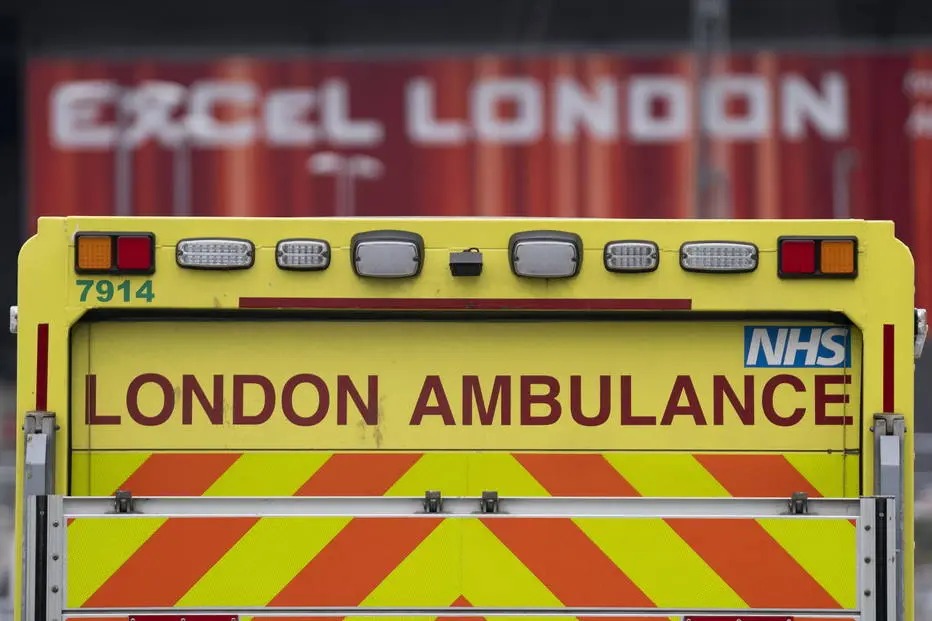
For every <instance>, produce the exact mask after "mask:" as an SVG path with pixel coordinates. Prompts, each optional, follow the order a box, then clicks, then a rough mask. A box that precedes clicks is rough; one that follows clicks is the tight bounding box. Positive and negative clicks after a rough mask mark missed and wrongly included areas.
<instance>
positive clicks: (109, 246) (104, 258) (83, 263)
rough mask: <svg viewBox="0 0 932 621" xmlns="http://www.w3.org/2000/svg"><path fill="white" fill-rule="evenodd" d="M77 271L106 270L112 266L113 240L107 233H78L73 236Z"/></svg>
mask: <svg viewBox="0 0 932 621" xmlns="http://www.w3.org/2000/svg"><path fill="white" fill-rule="evenodd" d="M75 245H76V246H77V252H76V254H77V256H76V257H75V269H76V270H77V271H79V272H89V271H90V272H106V271H109V270H110V268H111V267H113V242H112V241H111V238H110V236H109V235H79V236H77V237H76V238H75Z"/></svg>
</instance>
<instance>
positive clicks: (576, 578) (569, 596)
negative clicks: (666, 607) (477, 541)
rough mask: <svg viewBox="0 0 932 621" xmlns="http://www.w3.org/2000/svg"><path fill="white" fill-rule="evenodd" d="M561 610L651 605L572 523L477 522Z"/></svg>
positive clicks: (512, 519)
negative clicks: (550, 596)
mask: <svg viewBox="0 0 932 621" xmlns="http://www.w3.org/2000/svg"><path fill="white" fill-rule="evenodd" d="M482 523H483V524H485V526H486V528H488V529H489V530H490V531H492V533H493V534H494V535H495V536H496V537H498V539H499V540H500V541H501V542H502V543H504V544H505V547H506V548H508V549H509V550H511V552H512V553H513V554H514V555H515V556H516V557H518V560H520V561H521V562H522V563H523V564H524V565H525V566H527V568H528V569H530V570H531V572H532V573H533V574H534V575H535V576H537V578H538V579H539V580H540V581H541V582H542V583H543V584H544V586H546V587H547V589H549V590H550V592H551V593H553V594H554V595H555V596H556V597H557V599H559V600H560V602H561V603H562V604H563V605H564V606H570V607H583V606H606V607H607V606H624V607H637V608H654V607H656V605H655V604H654V603H653V602H652V601H651V600H650V598H649V597H647V595H645V594H644V592H643V591H641V589H639V588H638V586H637V585H636V584H635V583H634V582H633V581H632V580H631V578H629V577H628V576H627V575H625V574H624V572H622V571H621V569H619V568H618V566H616V565H615V563H613V562H612V560H611V559H610V558H609V557H608V556H607V555H606V554H605V552H603V551H602V550H601V548H599V547H598V546H597V545H595V544H594V543H593V542H592V540H591V539H589V538H588V537H587V536H586V535H585V533H583V531H582V530H581V529H580V528H579V526H577V525H576V524H575V523H574V522H573V521H572V520H569V519H565V518H553V519H548V518H544V519H537V518H531V519H522V518H508V519H485V520H482Z"/></svg>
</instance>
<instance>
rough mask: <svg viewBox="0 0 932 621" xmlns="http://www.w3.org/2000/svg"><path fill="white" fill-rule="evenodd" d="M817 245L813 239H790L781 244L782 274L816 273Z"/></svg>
mask: <svg viewBox="0 0 932 621" xmlns="http://www.w3.org/2000/svg"><path fill="white" fill-rule="evenodd" d="M815 251H816V243H815V241H814V240H811V239H789V240H785V241H783V243H781V244H780V273H781V274H813V273H815Z"/></svg>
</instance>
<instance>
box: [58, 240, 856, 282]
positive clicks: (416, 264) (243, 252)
mask: <svg viewBox="0 0 932 621" xmlns="http://www.w3.org/2000/svg"><path fill="white" fill-rule="evenodd" d="M857 250H858V249H857V239H856V238H854V237H780V238H779V239H778V240H777V262H778V275H779V276H780V277H781V278H823V277H836V278H839V277H840V278H853V277H855V276H856V275H857ZM759 254H760V253H759V251H758V248H757V246H755V245H754V244H751V243H746V242H739V241H692V242H686V243H684V244H682V245H681V246H680V251H679V263H680V267H681V268H682V269H683V270H685V271H688V272H703V273H710V274H714V273H746V272H753V271H754V270H756V269H757V267H758V262H759ZM350 255H351V260H352V266H353V271H354V272H355V273H356V275H357V276H363V277H370V278H410V277H412V276H417V275H418V274H419V273H420V271H421V268H422V266H423V264H424V257H425V243H424V239H423V237H422V236H421V235H419V234H417V233H412V232H409V231H395V230H385V231H367V232H363V233H357V234H356V235H354V236H353V238H352V240H351V241H350ZM508 256H509V262H510V264H511V269H512V272H513V273H514V274H515V275H516V276H521V277H524V278H569V277H572V276H575V275H576V274H578V273H579V270H580V269H581V266H582V258H583V242H582V239H581V238H580V237H579V235H577V234H575V233H568V232H565V231H525V232H521V233H515V234H514V235H512V236H511V239H509V241H508ZM175 258H176V261H177V264H178V265H179V266H180V267H183V268H189V269H200V270H237V269H248V268H251V267H252V266H253V265H254V264H255V260H256V247H255V244H253V242H251V241H249V240H247V239H229V238H222V237H216V238H196V239H182V240H181V241H179V242H178V244H177V245H176V247H175ZM330 258H331V248H330V244H329V243H328V242H327V241H325V240H322V239H304V238H294V239H284V240H281V241H279V242H278V244H277V245H276V247H275V262H276V265H278V267H279V268H281V269H283V270H301V271H319V270H325V269H327V268H328V267H329V266H330ZM602 263H603V267H604V268H605V269H606V270H607V271H609V272H629V273H638V272H652V271H654V270H656V269H657V268H658V266H659V265H660V248H659V247H658V245H657V244H656V243H654V242H652V241H645V240H617V241H611V242H609V243H607V244H606V245H605V247H604V249H603V252H602ZM75 269H76V271H78V272H79V273H126V274H131V273H138V274H151V273H152V272H154V271H155V237H154V235H152V234H151V233H78V234H76V235H75ZM450 271H451V273H452V274H453V276H479V275H480V274H481V273H482V253H481V252H479V251H478V249H476V248H469V249H466V250H463V251H459V252H452V253H450Z"/></svg>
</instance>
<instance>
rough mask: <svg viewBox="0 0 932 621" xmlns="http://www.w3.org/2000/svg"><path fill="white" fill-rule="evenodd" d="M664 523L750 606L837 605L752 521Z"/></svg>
mask: <svg viewBox="0 0 932 621" xmlns="http://www.w3.org/2000/svg"><path fill="white" fill-rule="evenodd" d="M666 522H667V524H669V525H670V526H671V527H672V528H673V530H675V531H676V534H677V535H679V536H680V537H681V538H682V539H683V540H684V541H685V542H686V544H687V545H689V547H691V548H692V549H693V550H694V551H695V552H696V553H697V554H698V555H699V556H701V557H702V559H703V560H704V561H705V562H706V563H707V564H708V565H709V567H711V568H712V570H713V571H714V572H715V573H716V574H718V575H719V576H720V577H721V578H722V580H724V581H725V583H726V584H728V586H730V587H731V588H732V589H734V591H735V593H737V594H738V596H739V597H741V599H743V600H744V601H745V602H747V604H748V606H750V607H751V608H811V609H815V608H821V609H829V610H833V609H838V608H841V607H842V606H841V605H840V604H839V603H838V602H837V601H835V599H834V598H833V597H832V596H831V595H830V594H829V593H828V592H827V591H826V590H825V588H824V587H823V586H822V585H821V584H819V583H818V582H816V580H815V579H814V578H813V577H812V576H810V575H809V573H808V572H807V571H806V570H805V569H804V568H803V567H802V566H800V564H799V562H798V561H797V560H796V559H794V558H793V557H792V556H790V554H789V553H788V552H787V551H786V550H785V549H784V548H783V547H782V546H781V545H780V544H779V543H778V542H777V541H776V540H775V539H774V538H773V537H772V536H771V535H770V534H769V533H768V532H767V531H766V530H764V528H763V527H762V526H761V525H760V524H758V523H757V522H756V521H753V520H745V519H741V520H735V519H729V518H714V519H706V518H668V519H667V520H666Z"/></svg>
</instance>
